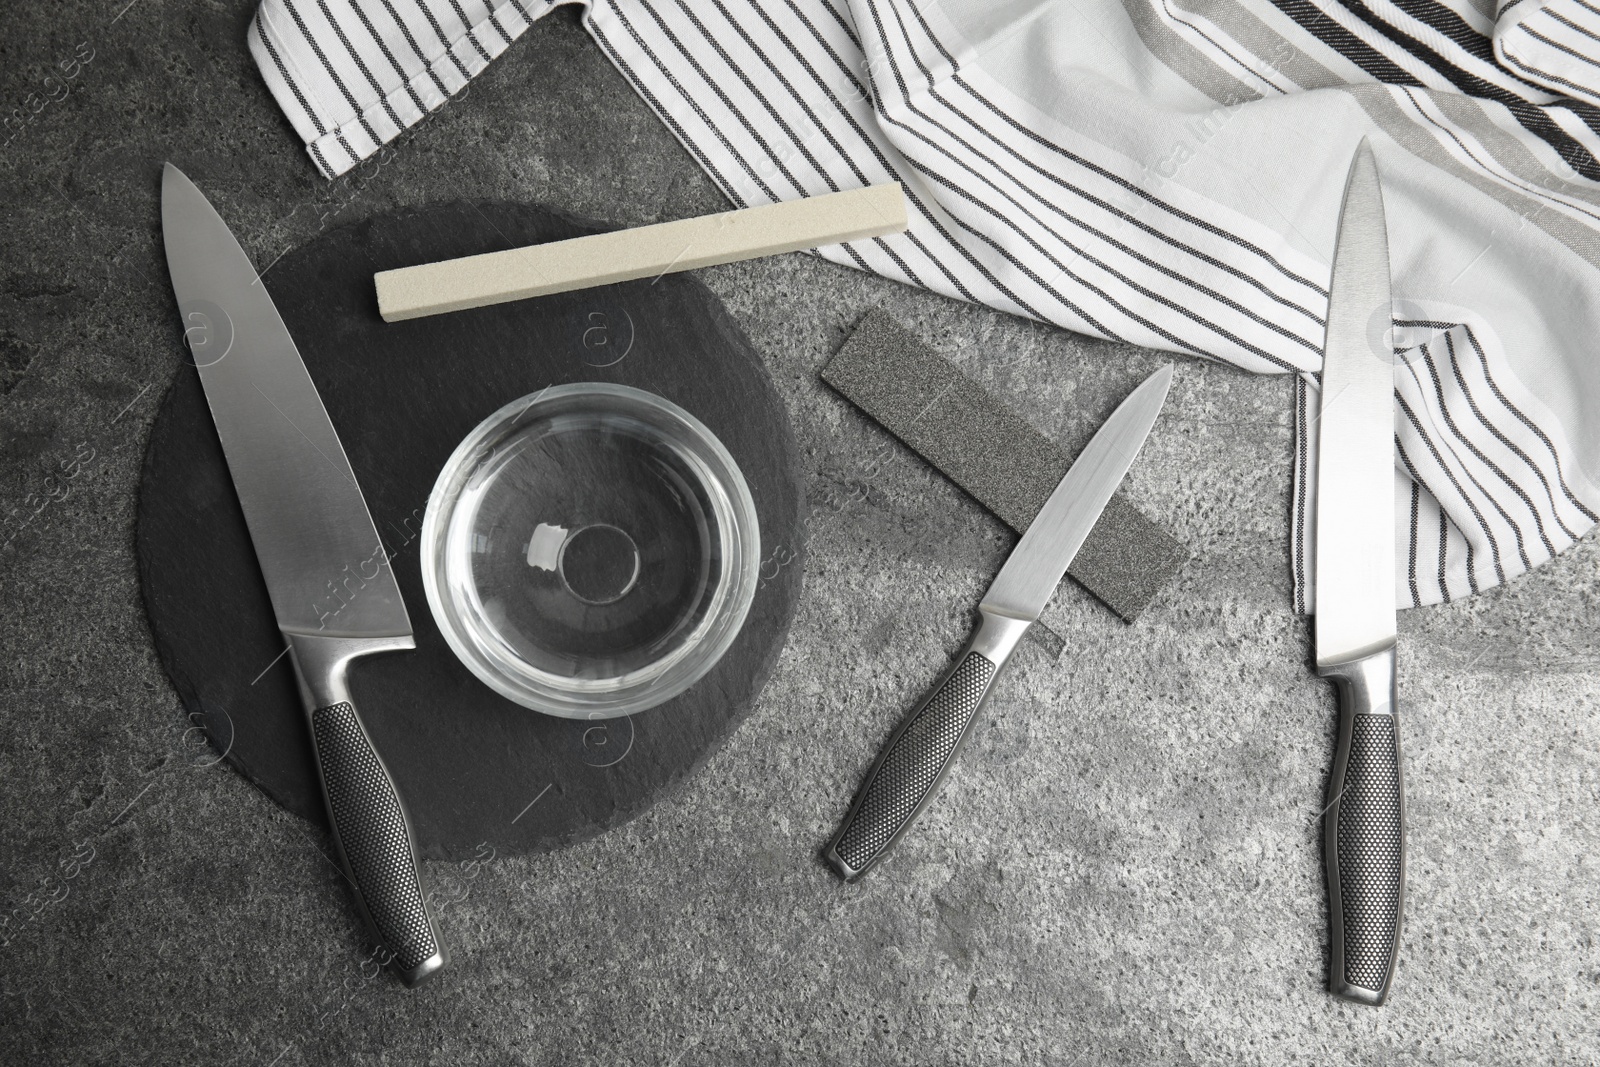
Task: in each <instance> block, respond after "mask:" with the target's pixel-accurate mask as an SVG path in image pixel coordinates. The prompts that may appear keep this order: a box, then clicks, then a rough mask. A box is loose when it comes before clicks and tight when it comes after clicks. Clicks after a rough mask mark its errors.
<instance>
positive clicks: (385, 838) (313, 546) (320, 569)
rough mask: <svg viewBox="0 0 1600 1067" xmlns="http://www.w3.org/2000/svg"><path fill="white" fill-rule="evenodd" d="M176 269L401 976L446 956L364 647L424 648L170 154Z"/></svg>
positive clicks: (352, 854)
mask: <svg viewBox="0 0 1600 1067" xmlns="http://www.w3.org/2000/svg"><path fill="white" fill-rule="evenodd" d="M161 229H162V235H163V239H164V241H165V244H166V250H167V270H168V272H169V273H170V274H171V276H172V288H173V291H174V293H176V295H177V298H178V310H179V313H180V314H181V316H182V319H183V324H184V332H185V337H186V338H187V340H188V342H189V348H190V352H191V353H192V355H193V357H194V363H195V365H196V366H197V367H198V368H199V372H200V381H201V383H202V385H203V386H204V387H205V394H206V401H207V403H208V404H209V405H210V406H211V416H212V419H213V420H214V421H215V422H216V426H217V434H218V436H219V437H220V438H221V440H222V451H223V454H224V455H225V456H226V457H227V460H228V469H229V471H230V472H231V473H232V475H233V484H234V488H235V490H236V491H237V492H238V494H239V503H240V505H241V506H242V507H243V509H244V517H245V522H246V524H247V525H248V526H249V528H250V539H251V541H252V542H253V543H254V545H255V550H256V559H257V561H258V562H259V563H260V565H261V573H262V576H263V577H264V578H265V579H266V583H267V591H268V593H269V594H270V595H271V598H272V608H273V612H274V613H275V614H276V616H277V620H278V629H279V630H280V631H281V632H282V633H283V637H284V641H285V642H286V643H287V645H288V653H289V658H290V660H291V661H292V662H293V665H294V672H295V678H296V680H297V682H298V684H299V689H300V699H301V701H302V702H303V703H304V705H305V709H306V715H307V720H308V725H309V729H310V733H311V741H312V748H313V750H314V752H315V753H316V760H317V774H318V777H319V779H320V781H321V783H322V792H323V796H324V798H325V799H326V801H327V805H328V818H329V822H330V823H331V824H332V827H333V839H334V843H335V845H336V847H337V849H338V853H339V857H340V860H341V862H342V863H343V866H344V871H345V874H346V875H347V877H348V878H349V880H350V882H351V884H352V885H353V886H354V887H355V897H356V903H357V906H358V907H359V908H360V910H361V912H362V914H363V916H364V918H365V919H366V921H367V924H368V925H369V926H370V927H371V929H372V931H373V933H374V934H375V935H376V937H377V939H378V941H379V942H380V943H381V944H382V945H383V946H384V948H385V949H386V950H387V951H388V952H389V953H392V954H393V965H394V967H395V970H396V971H397V973H398V974H399V976H400V978H401V980H402V981H403V982H405V984H406V985H415V984H417V983H418V982H420V981H422V980H423V979H425V978H427V977H428V976H430V975H432V974H433V973H434V972H436V971H438V970H439V969H440V968H441V967H443V966H444V964H445V962H446V958H445V952H444V947H443V944H442V942H441V941H440V939H439V932H438V928H437V927H436V926H435V924H434V920H433V917H432V916H431V915H430V914H429V912H428V907H427V903H426V899H425V894H424V892H423V887H422V878H421V871H420V869H419V866H418V863H417V847H416V840H415V837H414V835H413V834H412V831H411V821H410V819H409V817H408V816H407V814H406V809H405V805H404V803H403V802H402V801H401V798H400V793H399V791H398V790H397V789H396V788H395V784H394V780H393V778H392V777H391V776H390V774H389V771H388V768H387V767H385V766H384V762H383V759H382V758H381V757H380V756H379V755H378V752H377V750H376V748H374V746H373V743H372V737H371V735H369V734H368V733H367V730H366V727H365V726H364V725H363V724H362V721H361V717H360V715H359V714H357V712H356V707H355V702H354V700H353V699H352V697H351V695H350V688H349V685H348V684H347V681H346V671H347V668H348V667H349V665H350V662H351V661H352V660H354V659H355V658H356V657H358V656H365V655H369V654H371V653H374V652H387V651H391V650H397V649H408V648H415V647H416V644H415V642H414V641H413V640H412V636H411V620H410V618H409V616H407V614H406V607H405V603H404V602H403V601H402V600H401V599H400V588H399V586H398V585H396V584H395V579H394V573H393V571H392V570H391V569H390V567H389V558H388V554H387V552H386V551H385V549H384V547H383V544H382V542H381V541H380V540H379V539H378V531H377V529H376V528H375V527H374V526H373V524H372V517H371V515H370V514H369V513H368V512H367V504H366V500H365V499H364V498H363V497H362V495H361V488H360V486H358V485H357V484H356V479H355V473H354V472H353V471H352V470H351V469H350V462H349V460H347V459H346V458H345V453H344V447H343V446H342V445H341V444H340V443H339V436H338V434H337V433H335V432H334V429H333V423H332V422H330V421H329V420H328V413H327V411H326V410H325V409H324V408H323V406H322V398H321V397H320V396H318V395H317V390H316V386H314V385H313V384H312V382H311V376H310V375H309V374H307V373H306V368H305V364H304V363H303V362H301V359H300V353H299V351H298V350H297V349H296V347H295V343H294V340H293V339H292V338H291V337H290V336H289V331H288V330H287V329H286V328H285V327H284V325H283V320H282V319H281V318H279V316H278V309H277V308H276V307H275V306H273V303H272V298H271V297H270V296H268V295H267V290H266V287H265V285H263V284H262V281H261V278H260V276H259V275H258V274H257V273H256V271H255V268H254V267H253V266H252V265H251V263H250V260H249V258H248V257H247V256H246V255H245V253H244V250H243V249H242V248H240V247H239V243H238V242H237V241H236V240H234V238H233V234H232V233H230V232H229V230H228V227H227V224H226V223H224V222H223V221H222V217H221V216H220V215H218V214H217V212H216V210H215V209H214V208H213V207H212V206H211V204H210V203H209V202H208V201H207V200H206V198H205V196H204V195H202V194H201V192H200V190H199V189H197V188H195V186H194V183H193V182H191V181H189V179H188V178H186V177H185V176H184V175H183V173H182V172H180V171H179V170H178V168H177V167H174V166H173V165H172V164H170V163H168V164H167V165H166V169H165V171H164V173H163V175H162V181H161Z"/></svg>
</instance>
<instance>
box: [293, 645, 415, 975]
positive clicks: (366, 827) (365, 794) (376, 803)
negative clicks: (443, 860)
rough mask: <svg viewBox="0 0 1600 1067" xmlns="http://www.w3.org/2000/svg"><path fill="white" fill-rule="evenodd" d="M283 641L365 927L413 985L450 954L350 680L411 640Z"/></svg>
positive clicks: (399, 803) (402, 812)
mask: <svg viewBox="0 0 1600 1067" xmlns="http://www.w3.org/2000/svg"><path fill="white" fill-rule="evenodd" d="M286 636H287V638H288V641H289V649H290V652H291V659H292V660H293V662H294V669H295V676H296V678H297V680H298V681H299V684H300V699H301V701H302V702H303V703H304V704H305V706H306V710H307V714H308V716H309V719H310V726H311V742H312V749H313V751H314V752H315V753H316V762H317V777H318V778H319V779H320V781H321V783H322V795H323V797H324V798H325V799H326V800H327V803H328V821H329V823H330V824H331V825H332V828H333V841H334V845H335V847H336V848H337V849H338V851H339V858H340V860H341V863H342V866H343V867H344V872H345V875H346V876H347V877H348V878H349V880H350V884H351V886H352V887H353V888H354V889H355V898H356V904H357V906H358V907H359V908H360V910H361V914H362V917H363V918H365V919H366V921H367V926H368V927H369V928H370V929H371V930H372V933H373V936H374V937H376V938H377V940H378V943H379V944H380V945H381V946H382V947H383V949H384V951H385V952H386V953H387V954H388V956H389V958H390V963H391V965H392V966H393V967H394V969H395V972H396V973H397V974H398V975H399V977H400V980H401V981H402V982H404V983H405V984H406V985H408V986H414V985H416V984H418V983H419V982H421V981H423V980H424V979H426V978H428V977H430V976H431V975H433V974H434V973H436V972H437V971H439V970H440V968H442V967H443V966H444V965H445V963H446V962H447V956H446V953H445V950H444V944H443V942H442V941H441V940H440V938H439V928H438V926H437V925H435V923H434V920H433V916H432V915H431V914H430V913H429V911H428V904H427V892H426V891H425V889H424V886H423V883H422V871H421V868H420V865H419V864H418V862H417V842H416V835H415V834H413V833H412V830H411V819H410V817H409V816H408V815H407V814H406V806H405V802H404V801H403V800H402V799H401V798H400V791H399V790H398V789H396V788H395V784H394V778H393V777H392V776H391V775H390V774H389V768H388V767H386V766H384V762H383V759H382V757H380V756H379V755H378V750H377V747H376V746H375V745H373V743H372V737H371V735H370V734H368V733H367V728H366V726H365V725H363V724H362V722H361V716H360V715H359V714H357V712H356V707H355V703H354V701H353V700H352V699H351V696H350V688H349V685H348V683H347V681H346V672H347V670H348V668H349V665H350V662H351V661H352V660H354V659H356V658H357V657H359V656H365V655H370V654H372V653H374V652H386V651H395V650H400V649H408V648H413V647H415V645H414V644H413V642H412V639H411V636H410V635H409V634H407V635H402V636H396V637H385V638H346V637H324V636H322V635H307V634H287V635H286Z"/></svg>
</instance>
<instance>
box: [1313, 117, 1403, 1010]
mask: <svg viewBox="0 0 1600 1067" xmlns="http://www.w3.org/2000/svg"><path fill="white" fill-rule="evenodd" d="M1391 322H1392V314H1391V309H1390V302H1389V240H1388V232H1387V230H1386V228H1385V225H1384V214H1383V194H1382V192H1381V190H1380V189H1379V186H1378V168H1377V164H1376V162H1375V161H1374V159H1373V155H1372V148H1371V146H1370V145H1368V144H1367V142H1366V141H1365V140H1363V141H1362V142H1361V145H1360V147H1359V148H1357V150H1356V155H1355V160H1354V162H1353V163H1352V164H1351V166H1350V176H1349V179H1348V181H1347V183H1346V186H1345V194H1344V209H1343V213H1342V214H1341V216H1340V219H1339V237H1338V244H1337V246H1336V249H1335V252H1334V258H1333V284H1332V288H1331V290H1330V293H1329V301H1328V335H1327V343H1326V347H1325V349H1324V352H1323V362H1322V387H1321V396H1320V399H1319V404H1320V407H1319V414H1318V427H1317V475H1316V494H1317V495H1316V504H1317V516H1316V529H1315V537H1316V550H1315V551H1316V554H1315V559H1314V563H1313V566H1314V567H1315V577H1316V593H1315V595H1316V646H1317V673H1318V674H1320V675H1322V676H1323V677H1324V678H1331V679H1333V682H1334V685H1335V687H1336V688H1337V689H1338V693H1339V708H1340V710H1339V739H1338V744H1337V748H1336V750H1335V752H1334V760H1333V776H1332V778H1331V779H1330V780H1329V783H1328V798H1329V799H1328V806H1327V810H1326V812H1325V821H1324V824H1323V852H1324V859H1325V862H1326V864H1327V868H1328V918H1329V926H1330V928H1331V934H1332V936H1331V939H1330V944H1331V959H1330V961H1329V964H1330V965H1329V975H1328V988H1329V991H1330V992H1332V993H1333V994H1334V995H1336V996H1339V997H1343V998H1345V999H1346V1000H1352V1001H1357V1002H1359V1003H1362V1004H1382V1003H1383V1002H1384V999H1385V998H1386V997H1387V996H1388V995H1389V984H1390V982H1391V981H1392V980H1393V979H1394V969H1395V960H1396V958H1397V957H1398V955H1399V951H1400V915H1401V909H1402V905H1403V902H1404V899H1405V881H1406V841H1405V832H1406V831H1405V824H1406V804H1405V788H1404V775H1403V773H1402V769H1401V760H1400V713H1399V704H1398V692H1399V690H1398V686H1397V683H1396V679H1395V554H1394V524H1395V512H1394V348H1393V344H1392V341H1391V338H1390V335H1389V329H1390V325H1391Z"/></svg>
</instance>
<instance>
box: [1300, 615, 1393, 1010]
mask: <svg viewBox="0 0 1600 1067" xmlns="http://www.w3.org/2000/svg"><path fill="white" fill-rule="evenodd" d="M1317 673H1319V674H1321V675H1322V676H1323V677H1324V678H1332V679H1333V681H1334V684H1335V685H1336V686H1337V687H1338V690H1339V707H1340V711H1339V744H1338V749H1337V751H1336V752H1335V754H1334V761H1333V777H1332V779H1331V780H1330V782H1329V783H1328V795H1329V797H1330V798H1331V799H1330V800H1329V802H1328V809H1327V813H1326V820H1325V823H1324V827H1323V847H1324V851H1325V854H1326V859H1327V866H1328V898H1329V899H1328V917H1329V923H1330V926H1331V928H1332V938H1331V945H1332V959H1331V961H1330V966H1329V971H1328V989H1329V991H1330V992H1332V993H1333V994H1334V995H1335V996H1339V997H1343V998H1344V999H1346V1000H1353V1001H1356V1002H1358V1003H1361V1004H1373V1005H1377V1004H1382V1003H1383V1002H1384V999H1385V998H1386V997H1388V995H1389V984H1390V982H1391V981H1393V979H1394V969H1395V962H1396V959H1397V958H1398V957H1399V954H1400V926H1401V913H1402V911H1403V909H1404V904H1405V890H1406V798H1405V774H1404V770H1403V768H1402V766H1401V759H1400V704H1399V687H1398V685H1397V684H1396V679H1395V650H1394V646H1393V645H1391V646H1390V647H1388V648H1386V649H1384V650H1382V651H1380V652H1375V653H1373V654H1371V655H1369V656H1366V657H1363V658H1362V659H1358V660H1352V661H1350V662H1347V663H1340V664H1331V665H1328V666H1323V667H1320V668H1318V672H1317Z"/></svg>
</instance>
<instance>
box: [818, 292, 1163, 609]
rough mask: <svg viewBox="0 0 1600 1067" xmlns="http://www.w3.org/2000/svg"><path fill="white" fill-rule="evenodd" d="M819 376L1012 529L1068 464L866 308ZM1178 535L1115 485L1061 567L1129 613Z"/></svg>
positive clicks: (1151, 590) (1040, 503) (1029, 517)
mask: <svg viewBox="0 0 1600 1067" xmlns="http://www.w3.org/2000/svg"><path fill="white" fill-rule="evenodd" d="M822 380H823V381H825V382H827V383H828V384H829V385H831V386H833V388H835V389H837V390H838V391H839V392H840V393H842V394H844V396H845V398H846V399H848V400H849V401H850V402H851V403H853V404H855V405H856V406H857V407H859V408H860V409H861V410H862V411H864V412H866V413H867V414H868V415H870V416H871V417H872V418H873V419H875V420H876V421H877V422H878V423H879V424H880V425H882V426H883V428H884V429H886V430H888V431H889V432H890V433H892V434H894V435H895V436H896V437H898V438H899V439H900V440H901V441H903V442H904V443H905V444H906V445H908V446H909V447H910V448H911V449H912V451H914V452H916V453H917V454H918V455H920V456H921V457H922V458H923V459H925V460H927V461H928V462H929V463H931V464H933V465H934V466H935V467H937V468H938V469H939V470H940V471H942V472H943V473H944V475H945V476H946V477H948V478H949V479H950V480H951V481H953V482H955V483H956V484H957V485H959V486H960V487H961V488H963V489H965V490H966V491H967V492H968V493H970V494H972V496H973V497H974V498H975V499H976V500H977V501H978V503H980V504H982V505H983V506H984V507H986V508H988V509H989V510H990V511H992V512H994V514H995V515H996V516H998V517H999V518H1000V519H1001V520H1002V521H1003V522H1005V524H1006V525H1007V526H1010V527H1011V528H1012V529H1013V530H1015V531H1017V532H1018V533H1019V534H1020V533H1021V532H1023V531H1024V530H1026V529H1027V528H1028V526H1029V524H1030V523H1032V522H1033V518H1034V516H1035V515H1037V514H1039V510H1040V509H1041V508H1043V507H1044V503H1045V501H1046V500H1048V499H1049V497H1050V494H1051V492H1053V491H1054V490H1055V487H1056V485H1057V483H1059V482H1060V481H1061V478H1062V476H1063V475H1065V474H1066V473H1067V468H1068V467H1070V466H1072V460H1070V459H1069V458H1068V457H1067V456H1065V455H1064V454H1062V452H1061V450H1060V449H1059V448H1057V447H1056V446H1055V445H1054V444H1053V443H1051V441H1050V439H1049V438H1047V437H1045V436H1044V435H1043V434H1041V433H1040V432H1039V431H1038V430H1035V429H1034V428H1033V427H1032V426H1030V425H1029V424H1028V423H1027V422H1026V421H1024V420H1023V419H1021V418H1020V417H1018V416H1017V414H1016V413H1015V412H1013V411H1012V410H1011V409H1010V408H1008V407H1006V406H1005V405H1004V404H1002V403H1000V401H998V400H996V399H995V398H994V396H993V395H991V394H990V393H989V391H988V390H986V389H985V388H983V386H981V385H979V384H978V383H977V382H974V381H973V380H972V379H970V378H968V377H967V376H966V375H964V374H962V373H961V372H960V371H959V370H957V369H956V368H955V366H953V365H952V364H951V363H949V362H948V361H946V360H945V359H943V358H941V357H940V356H939V355H938V354H937V353H935V352H934V351H933V350H932V349H931V348H929V347H928V346H927V345H926V344H924V343H923V342H922V341H921V339H919V338H918V337H917V336H916V335H914V334H912V333H911V332H909V331H908V330H906V328H905V327H903V326H901V325H900V324H899V323H898V322H896V321H895V320H894V319H893V318H891V317H890V316H889V315H888V314H887V313H886V312H884V311H882V310H881V309H877V308H874V309H873V310H872V311H869V312H868V313H867V314H866V315H865V316H864V317H863V318H862V320H861V322H860V324H859V325H857V327H856V329H855V332H854V333H853V334H851V335H850V337H849V339H848V340H846V341H845V343H844V345H843V346H842V347H841V348H840V349H839V351H838V352H836V353H835V354H834V356H833V358H832V359H831V360H829V361H828V363H827V365H826V366H824V367H823V368H822ZM1188 558H1189V553H1188V551H1187V550H1186V549H1185V548H1184V546H1183V544H1182V543H1181V542H1180V541H1178V540H1177V539H1176V538H1174V537H1173V536H1172V535H1171V534H1169V533H1167V531H1165V530H1163V529H1162V528H1161V527H1160V526H1159V525H1157V524H1156V523H1155V522H1153V521H1152V520H1150V519H1148V518H1146V517H1145V516H1144V515H1143V514H1142V513H1141V512H1140V511H1139V510H1138V509H1137V508H1135V507H1134V506H1133V505H1132V504H1129V503H1128V502H1127V500H1125V499H1124V498H1123V497H1122V495H1121V494H1120V493H1119V494H1117V495H1116V496H1113V497H1112V498H1111V502H1110V503H1109V504H1107V505H1106V509H1105V511H1104V512H1102V513H1101V515H1100V521H1099V522H1097V523H1095V526H1094V529H1093V530H1091V531H1090V533H1089V539H1088V540H1087V541H1085V542H1084V544H1083V548H1082V549H1080V550H1079V552H1078V555H1077V558H1076V559H1074V560H1073V561H1072V566H1070V567H1068V568H1067V573H1068V574H1070V575H1071V576H1072V577H1073V578H1075V579H1076V580H1077V581H1078V582H1079V583H1080V584H1082V585H1083V587H1084V588H1085V589H1087V590H1089V592H1091V593H1093V594H1094V595H1095V596H1096V597H1098V598H1099V599H1100V600H1101V601H1102V602H1103V603H1104V604H1105V605H1106V607H1108V608H1110V609H1111V610H1112V611H1114V612H1116V613H1117V614H1118V615H1119V616H1121V617H1122V618H1123V620H1125V621H1127V622H1133V620H1134V619H1136V618H1138V616H1139V613H1140V612H1142V611H1143V610H1144V609H1145V608H1146V607H1148V606H1149V604H1150V602H1151V601H1152V600H1154V599H1155V597H1156V595H1157V594H1158V593H1159V592H1160V591H1161V589H1162V587H1163V586H1165V585H1166V584H1167V582H1168V581H1169V580H1171V579H1172V577H1173V576H1174V575H1176V574H1177V572H1178V570H1179V568H1181V567H1182V566H1183V564H1184V563H1185V562H1187V561H1188Z"/></svg>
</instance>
